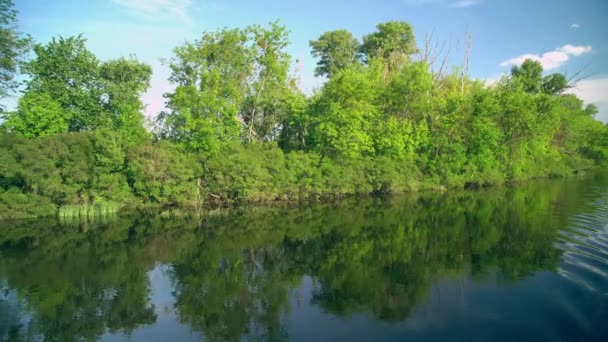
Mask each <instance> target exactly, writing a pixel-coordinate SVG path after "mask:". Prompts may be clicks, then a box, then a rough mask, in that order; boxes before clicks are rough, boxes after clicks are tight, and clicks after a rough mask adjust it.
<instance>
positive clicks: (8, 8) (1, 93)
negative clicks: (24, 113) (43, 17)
mask: <svg viewBox="0 0 608 342" xmlns="http://www.w3.org/2000/svg"><path fill="white" fill-rule="evenodd" d="M30 45H31V38H30V37H28V36H24V35H23V34H22V33H20V32H19V31H18V30H17V11H16V10H15V9H14V2H13V0H0V99H2V98H4V97H6V96H9V95H11V94H12V92H13V91H14V90H15V89H16V88H17V87H18V85H19V83H18V82H17V81H15V75H17V74H18V72H19V64H20V63H21V62H22V61H23V60H24V58H25V55H26V52H27V51H28V50H29V48H30ZM3 109H4V108H0V111H1V110H3Z"/></svg>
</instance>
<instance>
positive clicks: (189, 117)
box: [159, 29, 252, 153]
mask: <svg viewBox="0 0 608 342" xmlns="http://www.w3.org/2000/svg"><path fill="white" fill-rule="evenodd" d="M247 41H248V34H247V32H246V31H245V30H241V29H222V30H220V31H217V32H205V33H203V36H202V37H201V39H199V40H196V41H194V42H188V43H186V44H184V45H182V46H180V47H177V48H176V49H175V50H174V57H173V58H172V59H171V60H170V61H169V67H170V68H171V70H172V74H171V77H170V78H169V80H170V81H171V82H172V83H174V84H175V85H176V88H175V91H173V92H172V93H169V94H166V95H165V96H166V97H167V99H168V102H167V108H168V109H169V111H168V112H165V113H162V114H161V115H160V116H159V124H160V126H161V127H162V129H163V130H164V132H165V133H164V134H165V135H167V136H168V137H170V138H172V139H176V140H178V141H180V142H182V143H183V144H185V145H186V146H187V147H188V148H189V149H192V150H199V151H206V152H210V153H214V152H217V151H218V150H219V148H220V147H221V145H222V143H225V142H229V141H239V135H240V132H241V123H240V122H239V119H238V117H237V115H238V114H239V111H240V109H241V106H242V105H243V101H244V99H245V97H246V95H247V90H248V89H247V81H248V77H249V76H250V75H251V72H252V71H251V68H252V51H251V48H250V47H249V46H247Z"/></svg>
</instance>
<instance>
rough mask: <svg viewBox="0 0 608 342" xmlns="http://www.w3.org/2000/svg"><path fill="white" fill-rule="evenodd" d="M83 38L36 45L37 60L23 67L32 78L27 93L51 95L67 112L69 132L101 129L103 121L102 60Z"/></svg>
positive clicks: (64, 39) (56, 40)
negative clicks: (90, 49) (101, 102)
mask: <svg viewBox="0 0 608 342" xmlns="http://www.w3.org/2000/svg"><path fill="white" fill-rule="evenodd" d="M85 43H86V39H84V38H83V37H82V36H75V37H68V38H63V37H60V38H59V39H56V38H53V39H52V40H51V41H50V42H49V43H48V44H47V45H41V44H37V45H35V46H34V53H35V54H36V57H35V58H34V59H33V60H32V61H30V62H27V63H26V64H24V66H23V70H24V72H25V73H26V74H28V75H29V76H30V79H29V80H28V82H27V89H26V93H31V92H34V93H44V94H48V95H49V96H50V97H51V98H52V99H53V100H55V101H57V102H58V103H59V104H60V105H61V108H62V109H63V110H64V111H65V114H66V117H67V120H68V130H69V131H86V130H92V129H95V128H97V127H99V126H100V125H101V124H102V122H103V121H104V119H105V118H103V111H102V110H103V108H102V106H101V105H100V99H101V97H102V94H103V90H102V82H101V80H100V77H99V60H98V59H97V57H95V55H94V54H93V53H92V52H90V51H89V50H88V49H87V48H86V46H85Z"/></svg>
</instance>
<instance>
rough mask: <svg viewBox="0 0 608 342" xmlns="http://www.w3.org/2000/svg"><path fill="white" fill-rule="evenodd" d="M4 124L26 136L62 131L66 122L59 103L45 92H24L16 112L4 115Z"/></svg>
mask: <svg viewBox="0 0 608 342" xmlns="http://www.w3.org/2000/svg"><path fill="white" fill-rule="evenodd" d="M4 126H5V127H7V128H8V129H9V130H10V131H12V132H15V133H18V134H20V135H23V136H25V137H28V138H36V137H43V136H47V135H54V134H60V133H64V132H66V131H67V130H68V122H67V119H66V115H65V112H64V110H63V108H61V104H60V103H58V102H57V101H55V100H53V99H52V98H51V97H50V96H49V94H47V93H26V94H25V95H24V96H23V97H21V98H20V99H19V108H18V110H17V111H16V112H10V113H8V114H7V115H6V122H5V123H4Z"/></svg>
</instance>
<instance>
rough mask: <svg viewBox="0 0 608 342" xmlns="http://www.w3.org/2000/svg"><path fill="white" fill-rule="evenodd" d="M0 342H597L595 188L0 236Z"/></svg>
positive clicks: (607, 294)
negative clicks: (464, 341)
mask: <svg viewBox="0 0 608 342" xmlns="http://www.w3.org/2000/svg"><path fill="white" fill-rule="evenodd" d="M0 290H1V292H0V340H2V339H4V340H15V341H22V340H25V341H37V340H49V341H54V340H57V341H76V340H102V341H127V340H133V341H175V342H177V341H198V340H222V341H223V340H264V341H266V340H300V341H302V340H307V341H369V340H373V341H384V340H388V341H391V340H394V341H397V340H404V339H406V338H411V339H420V340H442V341H443V340H471V339H472V340H509V341H513V340H548V341H558V340H604V341H608V177H607V176H602V175H595V176H587V177H585V178H582V179H571V180H567V181H539V182H535V183H534V184H531V185H520V186H517V187H513V188H501V189H489V190H479V191H469V192H457V193H454V192H452V193H449V194H444V195H439V194H426V195H421V196H405V197H398V198H391V199H365V200H361V199H359V200H352V199H351V200H347V201H344V202H340V203H338V204H331V205H327V204H326V205H308V206H303V207H300V208H296V209H294V208H292V209H286V208H270V209H268V208H266V209H241V210H231V211H220V212H215V213H213V214H212V215H210V216H209V217H207V218H206V219H203V220H200V219H195V218H183V219H175V218H168V217H166V215H165V216H164V217H163V216H162V215H159V216H157V217H131V218H117V219H110V220H107V221H105V222H97V223H86V224H75V223H72V222H58V223H53V222H49V221H48V220H44V221H40V222H29V223H19V224H11V225H8V224H6V223H4V224H3V225H2V226H1V228H0Z"/></svg>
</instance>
